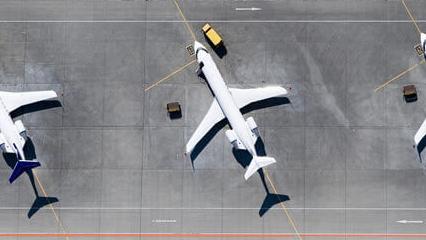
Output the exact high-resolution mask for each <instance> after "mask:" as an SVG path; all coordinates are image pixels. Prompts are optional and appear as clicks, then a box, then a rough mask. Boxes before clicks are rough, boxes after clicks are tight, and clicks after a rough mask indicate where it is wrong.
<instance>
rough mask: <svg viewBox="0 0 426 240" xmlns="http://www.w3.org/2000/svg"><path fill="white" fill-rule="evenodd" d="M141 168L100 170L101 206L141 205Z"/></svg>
mask: <svg viewBox="0 0 426 240" xmlns="http://www.w3.org/2000/svg"><path fill="white" fill-rule="evenodd" d="M141 181H142V172H141V170H129V169H114V170H106V169H104V170H103V171H102V206H103V207H120V206H121V207H128V208H132V207H133V208H138V207H140V206H141V196H142V189H141V188H140V186H141V184H142V183H141Z"/></svg>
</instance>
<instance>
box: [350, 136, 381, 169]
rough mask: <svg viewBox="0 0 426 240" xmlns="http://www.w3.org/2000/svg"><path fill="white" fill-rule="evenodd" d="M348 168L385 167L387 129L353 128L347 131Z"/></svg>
mask: <svg viewBox="0 0 426 240" xmlns="http://www.w3.org/2000/svg"><path fill="white" fill-rule="evenodd" d="M347 133H348V135H347V148H346V169H348V170H364V169H376V170H380V169H383V167H384V166H385V159H386V155H385V154H386V146H387V145H386V138H385V136H386V131H385V130H384V129H377V128H352V129H351V130H350V131H348V132H347Z"/></svg>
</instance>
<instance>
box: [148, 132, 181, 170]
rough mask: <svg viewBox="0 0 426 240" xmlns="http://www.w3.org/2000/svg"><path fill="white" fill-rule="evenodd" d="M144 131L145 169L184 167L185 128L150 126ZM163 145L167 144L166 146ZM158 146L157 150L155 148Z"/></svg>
mask: <svg viewBox="0 0 426 240" xmlns="http://www.w3.org/2000/svg"><path fill="white" fill-rule="evenodd" d="M144 132H145V133H146V134H145V135H144V139H143V142H144V151H143V156H144V157H143V168H144V169H156V170H165V169H183V166H184V161H186V159H185V157H184V151H185V150H184V147H183V146H184V143H183V128H179V127H149V128H145V129H144ZM163 146H167V147H166V148H164V147H163ZM156 148H157V150H155V149H156Z"/></svg>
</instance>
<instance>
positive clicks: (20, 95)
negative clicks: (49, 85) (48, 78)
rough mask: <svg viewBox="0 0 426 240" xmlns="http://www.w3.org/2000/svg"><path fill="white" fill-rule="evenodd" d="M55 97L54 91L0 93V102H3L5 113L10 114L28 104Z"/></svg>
mask: <svg viewBox="0 0 426 240" xmlns="http://www.w3.org/2000/svg"><path fill="white" fill-rule="evenodd" d="M55 97H57V95H56V92H54V91H38V92H1V91H0V101H1V102H3V104H4V105H5V107H6V109H7V111H8V112H9V113H10V112H12V111H13V110H15V109H17V108H19V107H21V106H24V105H27V104H30V103H35V102H39V101H43V100H47V99H50V98H55Z"/></svg>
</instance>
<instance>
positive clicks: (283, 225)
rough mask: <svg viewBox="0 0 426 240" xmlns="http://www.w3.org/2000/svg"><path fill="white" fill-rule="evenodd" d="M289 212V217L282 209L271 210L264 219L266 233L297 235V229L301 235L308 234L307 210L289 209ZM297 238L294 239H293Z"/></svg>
mask: <svg viewBox="0 0 426 240" xmlns="http://www.w3.org/2000/svg"><path fill="white" fill-rule="evenodd" d="M284 204H286V203H284ZM287 212H288V215H287V214H286V213H285V212H284V210H283V209H282V208H280V207H275V208H273V209H270V210H269V212H268V213H267V214H265V215H264V217H263V231H264V233H296V231H295V229H296V230H297V232H299V233H304V232H306V229H305V228H306V227H305V226H306V221H305V219H306V218H305V210H294V209H288V210H287ZM290 219H291V220H292V221H293V223H294V227H293V225H292V224H291V221H290ZM297 238H298V237H297V236H295V237H293V239H297Z"/></svg>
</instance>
